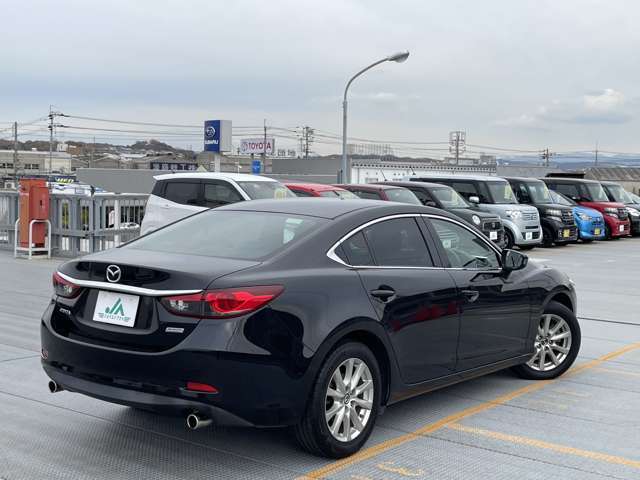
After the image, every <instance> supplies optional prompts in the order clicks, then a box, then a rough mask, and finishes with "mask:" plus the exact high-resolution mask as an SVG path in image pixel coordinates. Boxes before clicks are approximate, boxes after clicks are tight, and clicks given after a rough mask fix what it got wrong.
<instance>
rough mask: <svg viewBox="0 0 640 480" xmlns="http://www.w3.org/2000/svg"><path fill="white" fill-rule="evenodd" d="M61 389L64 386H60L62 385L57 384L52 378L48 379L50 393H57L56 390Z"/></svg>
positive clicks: (59, 390)
mask: <svg viewBox="0 0 640 480" xmlns="http://www.w3.org/2000/svg"><path fill="white" fill-rule="evenodd" d="M63 390H64V388H63V387H62V385H58V384H57V383H56V382H54V381H53V380H49V391H50V392H51V393H58V392H61V391H63Z"/></svg>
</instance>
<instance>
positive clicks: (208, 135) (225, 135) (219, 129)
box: [204, 120, 231, 152]
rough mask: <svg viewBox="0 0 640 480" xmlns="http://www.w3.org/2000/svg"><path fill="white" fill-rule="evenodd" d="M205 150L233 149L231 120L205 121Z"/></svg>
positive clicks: (222, 150)
mask: <svg viewBox="0 0 640 480" xmlns="http://www.w3.org/2000/svg"><path fill="white" fill-rule="evenodd" d="M204 150H205V152H229V151H231V120H206V121H205V122H204Z"/></svg>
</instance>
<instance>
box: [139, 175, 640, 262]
mask: <svg viewBox="0 0 640 480" xmlns="http://www.w3.org/2000/svg"><path fill="white" fill-rule="evenodd" d="M295 196H297V197H317V198H340V199H355V198H361V199H367V200H382V201H393V202H400V203H407V204H413V205H425V206H429V207H435V208H438V209H440V210H443V211H447V212H450V213H453V214H454V215H456V216H457V217H459V218H461V219H462V220H464V221H465V222H467V223H469V224H471V225H473V226H474V227H475V228H477V229H478V230H480V231H481V232H482V233H483V234H484V235H485V236H486V237H487V238H489V240H491V241H492V242H494V243H495V244H497V245H498V246H500V247H502V248H513V247H518V248H520V249H522V250H527V249H531V248H534V247H535V246H537V245H542V246H545V247H550V246H553V245H558V246H563V245H567V244H568V243H572V242H576V241H578V240H581V241H583V242H585V243H587V242H591V241H593V240H601V239H605V238H606V239H612V238H620V237H624V236H629V235H637V234H640V198H639V197H637V196H635V195H633V194H631V193H629V192H626V191H625V190H624V189H623V188H622V187H621V186H620V185H619V184H617V183H615V182H597V181H594V180H586V179H579V178H568V177H548V178H543V179H535V178H523V177H506V178H499V177H487V176H462V175H432V176H428V177H412V178H408V179H406V180H405V181H387V182H377V183H368V184H349V185H325V184H316V183H301V182H285V183H281V182H278V181H277V180H274V179H271V178H268V177H261V176H257V175H247V174H233V173H181V174H169V175H161V176H158V177H156V184H155V187H154V189H153V191H152V193H151V195H150V197H149V201H148V203H147V207H146V215H145V218H144V220H143V223H142V227H141V233H142V234H146V233H149V232H151V231H153V230H155V229H157V228H159V227H161V226H164V225H166V224H168V223H171V222H174V221H176V220H179V219H181V218H184V217H186V216H189V215H192V214H194V213H197V212H199V211H202V210H205V209H208V208H213V207H219V206H222V205H227V204H231V203H235V202H239V201H244V200H255V199H284V198H290V197H295Z"/></svg>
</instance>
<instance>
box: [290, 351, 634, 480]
mask: <svg viewBox="0 0 640 480" xmlns="http://www.w3.org/2000/svg"><path fill="white" fill-rule="evenodd" d="M638 348H640V342H639V343H634V344H631V345H627V346H626V347H623V348H620V349H618V350H615V351H613V352H611V353H608V354H606V355H603V356H602V357H599V358H596V359H594V360H591V361H589V362H585V363H582V364H580V365H578V366H574V367H572V369H571V370H570V371H568V372H567V373H566V374H565V375H564V377H561V378H566V377H567V376H570V375H575V374H577V373H580V372H582V371H584V370H587V369H590V368H594V367H597V366H598V365H600V364H602V363H603V362H606V361H607V360H611V359H612V358H616V357H619V356H620V355H623V354H625V353H627V352H630V351H632V350H636V349H638ZM556 381H557V380H543V381H539V382H536V383H530V384H529V385H527V386H525V387H522V388H519V389H517V390H514V391H512V392H510V393H507V394H505V395H501V396H499V397H497V398H494V399H493V400H490V401H488V402H484V403H481V404H479V405H476V406H474V407H470V408H466V409H464V410H461V411H460V412H458V413H454V414H452V415H448V416H446V417H444V418H442V419H440V420H438V421H437V422H434V423H429V424H427V425H425V426H423V427H421V428H419V429H417V430H415V431H413V432H409V433H406V434H404V435H400V436H399V437H395V438H391V439H389V440H385V441H384V442H381V443H379V444H377V445H373V446H372V447H369V448H365V449H364V450H360V451H359V452H358V453H356V454H354V455H351V456H350V457H347V458H343V459H342V460H338V461H335V462H332V463H330V464H328V465H325V466H324V467H320V468H318V469H316V470H313V471H312V472H309V473H307V474H305V475H303V476H301V477H298V478H297V480H310V479H320V478H325V477H326V476H327V475H330V474H332V473H335V472H338V471H340V470H344V469H345V468H347V467H349V466H351V465H355V464H357V463H360V462H363V461H365V460H368V459H370V458H373V457H375V456H377V455H380V454H381V453H384V452H386V451H388V450H391V449H392V448H395V447H398V446H400V445H403V444H405V443H407V442H410V441H411V440H414V439H416V438H419V437H422V436H425V435H429V434H430V433H433V432H436V431H438V430H440V429H441V428H443V427H445V426H447V425H448V424H451V423H457V422H459V421H460V420H462V419H463V418H467V417H470V416H472V415H475V414H477V413H480V412H483V411H485V410H489V409H491V408H493V407H496V406H498V405H503V404H504V403H506V402H509V401H511V400H513V399H514V398H517V397H520V396H522V395H524V394H526V393H530V392H535V391H536V390H540V389H541V388H543V387H544V386H545V385H547V384H548V383H553V382H556Z"/></svg>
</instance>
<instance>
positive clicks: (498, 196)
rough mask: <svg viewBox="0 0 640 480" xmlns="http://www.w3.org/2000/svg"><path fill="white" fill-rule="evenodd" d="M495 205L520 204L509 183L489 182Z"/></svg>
mask: <svg viewBox="0 0 640 480" xmlns="http://www.w3.org/2000/svg"><path fill="white" fill-rule="evenodd" d="M487 188H488V189H489V192H490V194H491V198H493V203H518V201H517V200H516V196H515V195H514V194H513V190H512V189H511V185H510V184H509V182H487Z"/></svg>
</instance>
